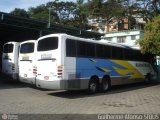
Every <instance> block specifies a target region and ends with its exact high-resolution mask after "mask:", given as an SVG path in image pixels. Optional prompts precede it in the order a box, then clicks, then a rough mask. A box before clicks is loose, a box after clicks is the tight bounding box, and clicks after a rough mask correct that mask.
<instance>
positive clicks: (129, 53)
mask: <svg viewBox="0 0 160 120" xmlns="http://www.w3.org/2000/svg"><path fill="white" fill-rule="evenodd" d="M137 55H138V54H137ZM134 56H135V55H134V52H133V50H131V49H125V50H124V57H125V59H126V60H134ZM137 60H138V58H137Z"/></svg>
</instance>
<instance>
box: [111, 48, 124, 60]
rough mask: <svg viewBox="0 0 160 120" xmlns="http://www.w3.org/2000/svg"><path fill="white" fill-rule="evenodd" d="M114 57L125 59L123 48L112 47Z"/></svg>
mask: <svg viewBox="0 0 160 120" xmlns="http://www.w3.org/2000/svg"><path fill="white" fill-rule="evenodd" d="M112 58H113V59H123V49H122V48H118V47H112Z"/></svg>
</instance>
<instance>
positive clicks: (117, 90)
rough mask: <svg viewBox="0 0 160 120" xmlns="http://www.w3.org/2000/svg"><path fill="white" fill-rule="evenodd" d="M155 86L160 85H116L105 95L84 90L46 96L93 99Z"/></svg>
mask: <svg viewBox="0 0 160 120" xmlns="http://www.w3.org/2000/svg"><path fill="white" fill-rule="evenodd" d="M156 85H160V83H159V82H152V83H145V82H142V83H134V84H127V85H117V86H112V88H111V89H110V90H109V91H108V92H106V93H101V92H98V93H96V94H88V93H87V91H86V90H77V91H54V92H53V91H52V92H51V93H48V95H51V96H56V97H61V98H67V99H77V98H83V97H95V96H101V95H109V94H117V93H123V92H127V91H132V90H138V89H143V88H147V87H151V86H156Z"/></svg>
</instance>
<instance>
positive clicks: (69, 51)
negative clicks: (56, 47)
mask: <svg viewBox="0 0 160 120" xmlns="http://www.w3.org/2000/svg"><path fill="white" fill-rule="evenodd" d="M66 56H67V57H75V56H76V41H75V40H71V39H67V40H66Z"/></svg>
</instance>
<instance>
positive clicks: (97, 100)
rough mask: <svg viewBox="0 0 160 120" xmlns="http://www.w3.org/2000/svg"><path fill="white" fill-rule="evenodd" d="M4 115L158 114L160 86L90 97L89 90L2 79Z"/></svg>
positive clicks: (134, 87) (127, 88)
mask: <svg viewBox="0 0 160 120" xmlns="http://www.w3.org/2000/svg"><path fill="white" fill-rule="evenodd" d="M0 114H2V115H4V114H7V115H10V117H16V116H14V115H17V117H18V119H22V118H23V119H24V118H28V119H31V118H36V116H37V117H38V118H41V119H42V118H43V119H44V120H46V119H49V118H56V119H61V120H66V119H67V120H74V119H76V120H83V118H84V119H85V118H87V117H88V118H87V119H96V120H97V119H100V116H99V115H101V114H105V115H106V114H107V115H108V114H129V115H130V114H145V115H146V114H149V115H150V114H155V115H158V114H160V83H155V82H154V83H138V84H129V85H120V86H113V87H112V88H111V90H110V91H108V92H107V93H96V94H94V95H89V94H87V92H86V91H64V90H42V89H38V88H36V87H35V86H31V85H27V84H22V83H20V82H15V81H11V80H9V79H6V78H5V77H0ZM48 114H49V115H48ZM24 116H25V117H24ZM30 117H31V118H30ZM98 117H99V118H98ZM153 117H155V116H153ZM38 118H37V120H38ZM156 118H157V117H156ZM158 118H160V116H159V117H158ZM0 119H1V116H0Z"/></svg>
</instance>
